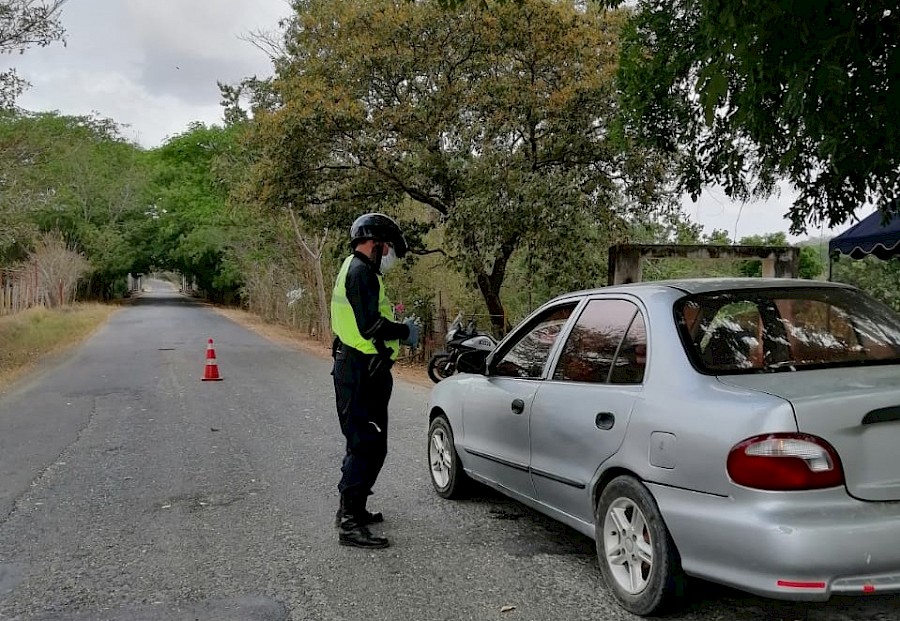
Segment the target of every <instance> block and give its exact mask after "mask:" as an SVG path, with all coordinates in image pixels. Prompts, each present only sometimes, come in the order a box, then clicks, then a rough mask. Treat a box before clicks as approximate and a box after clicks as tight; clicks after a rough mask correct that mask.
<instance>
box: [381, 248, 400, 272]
mask: <svg viewBox="0 0 900 621" xmlns="http://www.w3.org/2000/svg"><path fill="white" fill-rule="evenodd" d="M397 261H398V259H397V254H396V253H395V252H394V249H393V247H391V246H388V251H387V253H386V254H383V255H382V256H381V266H380V268H379V269H380V270H381V273H382V274H384V273H385V272H387V271H388V270H389V269H391V268H392V267H394V266H395V265H397Z"/></svg>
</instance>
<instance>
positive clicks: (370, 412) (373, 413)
mask: <svg viewBox="0 0 900 621" xmlns="http://www.w3.org/2000/svg"><path fill="white" fill-rule="evenodd" d="M373 358H374V356H370V355H367V354H363V353H362V352H360V351H358V350H355V349H353V348H351V347H348V346H346V345H343V344H340V345H338V346H337V347H335V352H334V369H333V370H332V375H333V376H334V392H335V397H336V401H337V411H338V418H339V419H340V423H341V431H342V432H343V434H344V437H345V438H346V440H347V452H346V454H345V455H344V463H343V465H342V466H341V472H342V473H343V475H342V476H341V481H340V483H339V484H338V491H340V493H341V499H342V501H343V503H345V504H346V509H347V510H348V512H350V511H357V510H358V511H363V510H365V504H366V498H367V497H368V496H369V495H370V494H371V493H372V487H373V486H374V485H375V481H376V479H377V478H378V473H379V472H381V467H382V466H383V465H384V459H385V457H386V456H387V431H388V402H389V401H390V399H391V391H392V390H393V386H394V380H393V377H391V371H390V365H382V367H381V368H379V369H378V370H376V371H375V372H374V374H373V373H372V372H371V371H370V364H371V362H372V359H373Z"/></svg>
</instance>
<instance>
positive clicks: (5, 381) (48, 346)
mask: <svg viewBox="0 0 900 621" xmlns="http://www.w3.org/2000/svg"><path fill="white" fill-rule="evenodd" d="M115 310H116V307H115V306H108V305H104V304H75V305H73V306H67V307H64V308H54V309H46V308H33V309H30V310H27V311H23V312H21V313H17V314H15V315H9V316H5V317H0V390H3V389H4V388H6V387H7V386H9V385H10V384H11V383H12V382H14V381H15V380H16V379H18V378H19V377H21V376H22V375H24V374H25V373H26V372H27V371H28V370H29V369H31V368H32V367H33V366H34V365H35V364H36V363H38V362H39V361H40V360H42V359H43V358H44V357H46V356H48V355H51V354H58V353H60V352H63V351H65V350H66V349H69V348H70V347H72V346H74V345H77V344H78V343H81V342H82V341H83V340H84V339H86V338H87V337H88V336H90V335H91V334H92V333H93V332H94V330H96V329H97V328H98V327H99V326H101V325H103V323H104V322H105V321H106V320H107V318H108V317H109V316H110V315H111V314H112V313H113V312H114V311H115Z"/></svg>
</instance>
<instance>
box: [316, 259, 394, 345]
mask: <svg viewBox="0 0 900 621" xmlns="http://www.w3.org/2000/svg"><path fill="white" fill-rule="evenodd" d="M352 261H353V255H350V256H349V257H347V258H346V259H345V260H344V264H343V265H342V266H341V271H340V272H338V276H337V280H336V281H335V283H334V291H333V292H332V294H331V330H332V331H333V332H334V334H335V335H336V336H337V337H338V338H339V339H340V340H341V343H343V344H344V345H348V346H350V347H352V348H353V349H356V350H358V351H361V352H362V353H364V354H377V353H378V350H376V349H375V343H374V342H373V341H372V339H366V338H363V336H362V334H360V331H359V326H357V325H356V315H354V314H353V307H352V306H350V300H349V299H348V298H347V272H348V271H350V263H351V262H352ZM378 284H379V287H378V312H379V313H381V316H382V317H384V318H385V319H387V320H388V321H394V306H393V304H391V301H390V300H388V298H387V296H386V295H385V293H384V280H383V279H382V277H381V274H378ZM385 345H387V347H388V348H389V349H390V350H391V359H392V360H396V359H397V354H399V352H400V341H385Z"/></svg>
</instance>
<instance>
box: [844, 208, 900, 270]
mask: <svg viewBox="0 0 900 621" xmlns="http://www.w3.org/2000/svg"><path fill="white" fill-rule="evenodd" d="M883 218H884V216H883V214H882V213H881V212H880V211H876V212H875V213H873V214H872V215H870V216H869V217H867V218H864V219H863V220H860V221H859V222H857V223H856V224H855V225H853V226H852V227H850V228H849V229H847V230H846V231H844V232H843V233H841V234H840V235H838V236H837V237H835V238H834V239H832V240H831V241H830V242H828V256H829V261H828V280H831V263H832V259H833V258H834V256H835V255H838V254H844V255H847V256H848V257H850V258H853V259H862V258H863V257H867V256H869V255H872V256H874V257H878V258H879V259H882V260H887V259H890V258H891V257H896V256H900V214H894V215H893V216H891V218H890V220H888V221H887V222H884V220H883Z"/></svg>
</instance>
